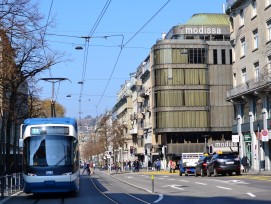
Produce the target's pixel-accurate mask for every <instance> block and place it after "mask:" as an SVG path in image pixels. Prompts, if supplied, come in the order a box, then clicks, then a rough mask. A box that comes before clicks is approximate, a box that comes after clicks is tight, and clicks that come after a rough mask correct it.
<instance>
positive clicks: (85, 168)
mask: <svg viewBox="0 0 271 204" xmlns="http://www.w3.org/2000/svg"><path fill="white" fill-rule="evenodd" d="M86 170H87V162H85V161H84V166H83V174H84V173H85V171H86Z"/></svg>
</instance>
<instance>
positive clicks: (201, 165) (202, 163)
mask: <svg viewBox="0 0 271 204" xmlns="http://www.w3.org/2000/svg"><path fill="white" fill-rule="evenodd" d="M211 158H212V155H204V156H201V157H200V159H199V161H198V162H197V165H196V169H195V176H196V177H197V176H198V175H200V176H201V177H203V176H206V174H207V165H208V164H209V162H210V161H211Z"/></svg>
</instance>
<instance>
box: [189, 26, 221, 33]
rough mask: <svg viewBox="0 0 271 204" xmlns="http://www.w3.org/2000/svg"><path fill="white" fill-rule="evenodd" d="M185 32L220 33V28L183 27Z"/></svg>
mask: <svg viewBox="0 0 271 204" xmlns="http://www.w3.org/2000/svg"><path fill="white" fill-rule="evenodd" d="M185 32H186V34H221V33H222V32H221V29H220V28H211V27H205V26H201V27H193V28H189V27H187V28H185Z"/></svg>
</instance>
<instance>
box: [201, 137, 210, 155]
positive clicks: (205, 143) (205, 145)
mask: <svg viewBox="0 0 271 204" xmlns="http://www.w3.org/2000/svg"><path fill="white" fill-rule="evenodd" d="M202 137H204V153H207V137H209V135H202Z"/></svg>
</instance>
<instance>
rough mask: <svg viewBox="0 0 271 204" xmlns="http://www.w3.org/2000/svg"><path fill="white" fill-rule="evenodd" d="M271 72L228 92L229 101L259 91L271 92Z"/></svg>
mask: <svg viewBox="0 0 271 204" xmlns="http://www.w3.org/2000/svg"><path fill="white" fill-rule="evenodd" d="M270 85H271V72H270V71H269V72H268V73H267V74H262V75H260V76H259V77H258V78H254V79H251V80H248V81H246V82H245V83H243V84H240V85H238V86H236V87H234V88H233V89H230V90H228V91H227V98H226V100H227V101H230V100H231V99H234V98H238V97H241V96H243V95H246V94H252V93H255V92H257V91H265V92H266V91H268V90H271V87H270Z"/></svg>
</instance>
